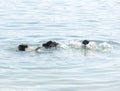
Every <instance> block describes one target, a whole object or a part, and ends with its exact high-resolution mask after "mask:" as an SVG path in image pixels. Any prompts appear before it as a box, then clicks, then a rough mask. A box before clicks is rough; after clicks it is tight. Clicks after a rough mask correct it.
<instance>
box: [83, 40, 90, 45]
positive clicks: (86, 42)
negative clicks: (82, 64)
mask: <svg viewBox="0 0 120 91" xmlns="http://www.w3.org/2000/svg"><path fill="white" fill-rule="evenodd" d="M89 42H90V41H88V40H84V41H82V44H84V45H87V44H89Z"/></svg>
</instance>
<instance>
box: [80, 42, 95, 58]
mask: <svg viewBox="0 0 120 91" xmlns="http://www.w3.org/2000/svg"><path fill="white" fill-rule="evenodd" d="M82 48H83V49H84V55H85V56H86V55H93V51H94V50H96V49H97V45H96V43H95V42H91V41H89V40H83V41H82Z"/></svg>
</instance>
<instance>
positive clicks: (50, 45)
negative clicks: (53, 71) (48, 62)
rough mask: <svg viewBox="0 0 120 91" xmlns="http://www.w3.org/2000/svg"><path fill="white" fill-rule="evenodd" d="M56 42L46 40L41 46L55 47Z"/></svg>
mask: <svg viewBox="0 0 120 91" xmlns="http://www.w3.org/2000/svg"><path fill="white" fill-rule="evenodd" d="M57 45H58V43H56V42H53V41H48V42H47V43H44V44H43V45H42V46H43V47H45V48H52V47H57Z"/></svg>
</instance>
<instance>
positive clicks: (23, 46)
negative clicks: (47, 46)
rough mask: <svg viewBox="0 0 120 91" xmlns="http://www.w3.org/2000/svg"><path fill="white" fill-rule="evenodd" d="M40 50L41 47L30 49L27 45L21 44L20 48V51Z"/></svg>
mask: <svg viewBox="0 0 120 91" xmlns="http://www.w3.org/2000/svg"><path fill="white" fill-rule="evenodd" d="M40 48H41V47H37V48H32V47H29V46H28V45H27V44H20V45H19V46H18V50H19V51H38V50H39V49H40Z"/></svg>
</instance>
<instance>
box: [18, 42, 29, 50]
mask: <svg viewBox="0 0 120 91" xmlns="http://www.w3.org/2000/svg"><path fill="white" fill-rule="evenodd" d="M26 48H28V45H26V44H21V45H19V46H18V50H19V51H25V49H26Z"/></svg>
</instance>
